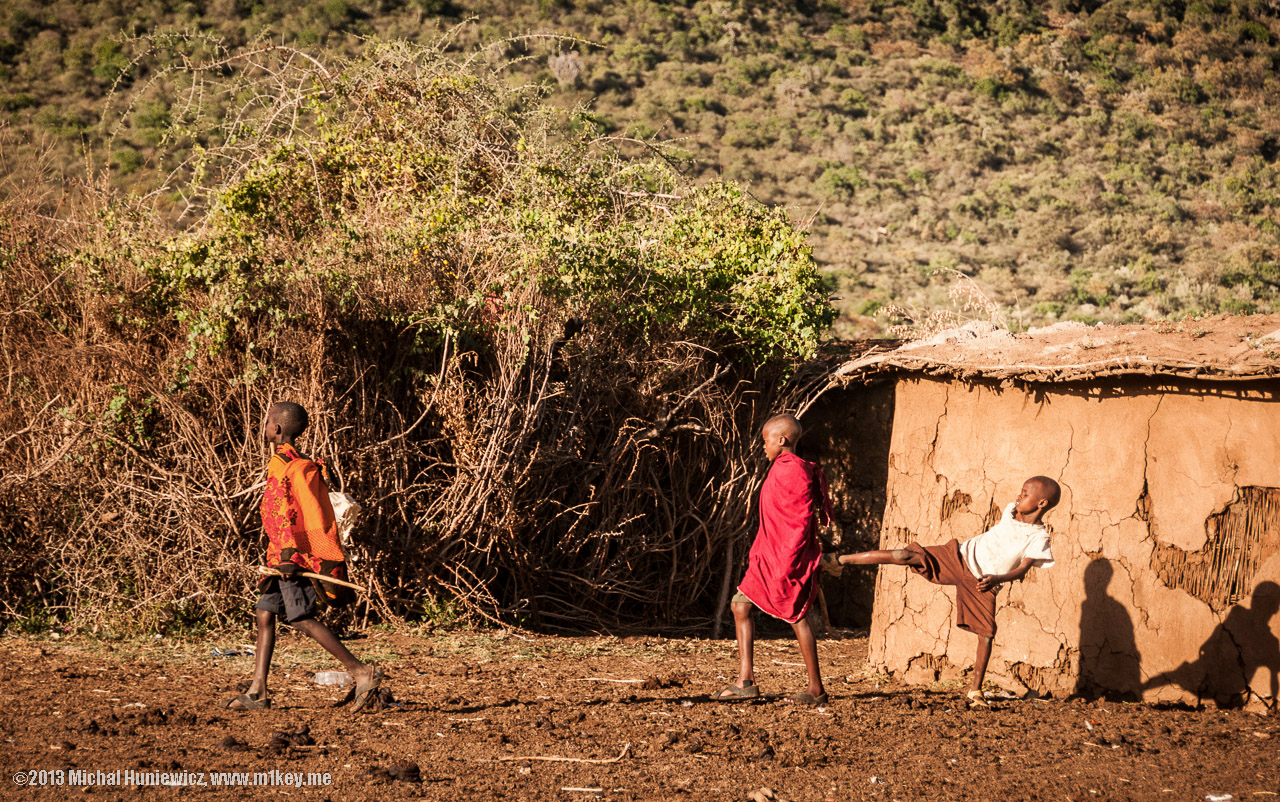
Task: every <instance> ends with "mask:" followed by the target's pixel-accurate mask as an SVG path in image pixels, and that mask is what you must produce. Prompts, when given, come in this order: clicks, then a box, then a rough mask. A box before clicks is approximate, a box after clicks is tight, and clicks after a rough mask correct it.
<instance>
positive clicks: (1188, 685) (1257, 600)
mask: <svg viewBox="0 0 1280 802" xmlns="http://www.w3.org/2000/svg"><path fill="white" fill-rule="evenodd" d="M1277 611H1280V585H1277V584H1276V583H1275V582H1271V581H1270V580H1268V581H1264V582H1259V583H1258V586H1257V587H1255V588H1254V589H1253V596H1252V598H1250V600H1249V606H1248V607H1245V606H1244V605H1242V604H1237V605H1233V606H1232V607H1231V610H1230V611H1229V612H1228V613H1227V617H1226V618H1224V619H1223V620H1222V623H1221V624H1218V626H1216V627H1214V629H1213V632H1212V633H1210V634H1209V637H1208V638H1207V639H1206V640H1205V642H1204V643H1203V644H1202V645H1201V646H1200V655H1199V657H1197V658H1196V659H1195V660H1193V661H1191V662H1186V663H1183V664H1182V665H1180V666H1178V667H1177V668H1174V669H1172V670H1170V671H1166V672H1164V673H1162V674H1157V675H1156V676H1154V677H1152V678H1151V679H1150V680H1148V681H1147V682H1146V684H1145V685H1143V686H1142V688H1143V690H1148V689H1150V688H1160V687H1163V686H1165V685H1177V686H1178V687H1180V688H1182V689H1183V690H1185V691H1187V692H1189V693H1193V694H1195V695H1196V696H1197V697H1198V698H1200V699H1202V700H1203V699H1212V700H1213V701H1214V702H1216V703H1217V704H1218V705H1219V706H1221V707H1242V706H1244V705H1245V704H1246V703H1248V702H1249V697H1250V694H1251V693H1253V694H1255V695H1256V691H1253V690H1251V689H1252V687H1253V685H1252V683H1253V679H1254V676H1255V674H1256V673H1257V672H1258V671H1259V670H1260V669H1265V670H1266V671H1267V673H1268V675H1269V676H1267V680H1268V683H1267V686H1266V688H1267V692H1268V693H1267V698H1266V699H1264V700H1262V701H1263V704H1264V705H1265V706H1267V707H1269V708H1271V709H1273V710H1274V709H1276V708H1277V705H1278V702H1280V639H1277V638H1276V636H1275V633H1273V632H1272V631H1271V619H1272V618H1273V617H1274V616H1275V614H1276V612H1277Z"/></svg>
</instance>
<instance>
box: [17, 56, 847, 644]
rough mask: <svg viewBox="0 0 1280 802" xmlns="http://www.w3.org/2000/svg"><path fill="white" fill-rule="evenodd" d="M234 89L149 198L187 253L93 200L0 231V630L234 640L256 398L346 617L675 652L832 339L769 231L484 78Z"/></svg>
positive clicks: (242, 67) (362, 72)
mask: <svg viewBox="0 0 1280 802" xmlns="http://www.w3.org/2000/svg"><path fill="white" fill-rule="evenodd" d="M234 66H235V70H234V71H233V74H234V75H235V76H238V77H237V78H236V79H222V78H208V79H207V80H208V85H207V86H208V88H209V89H210V90H212V89H213V88H216V87H217V85H218V81H222V80H225V81H234V80H241V81H243V83H241V84H240V85H237V86H233V87H231V90H232V91H230V92H228V93H227V94H235V92H241V96H244V95H246V94H251V93H249V91H248V90H247V89H246V87H250V88H255V87H256V89H255V91H256V94H253V98H252V100H251V101H250V103H249V104H248V105H247V106H246V112H245V113H244V114H242V115H238V116H236V123H235V126H236V128H235V130H234V131H233V132H230V133H227V132H224V133H225V134H226V135H225V140H226V141H227V142H228V144H227V145H226V146H225V147H223V148H211V149H209V150H207V151H203V152H200V153H199V154H198V156H199V164H197V165H195V167H194V168H193V170H192V173H191V174H192V175H194V176H195V181H194V182H193V183H192V185H191V186H188V187H184V188H180V189H181V191H182V192H183V193H185V194H184V197H187V198H188V199H189V200H190V202H191V205H190V208H189V209H188V211H187V213H186V216H185V219H184V221H183V222H184V224H186V228H185V229H182V230H178V229H175V228H173V227H171V226H168V225H167V224H165V223H163V222H161V216H160V215H156V214H152V213H151V212H150V211H149V210H148V208H147V207H146V205H145V204H144V203H142V202H139V201H138V200H137V199H134V198H128V197H122V196H117V195H112V194H111V193H110V192H109V191H106V190H102V191H100V192H96V193H95V192H90V193H87V194H86V200H85V201H84V202H83V203H82V205H81V207H79V208H76V209H74V210H72V209H66V208H64V209H61V210H57V213H56V214H52V215H45V216H37V215H36V214H34V213H33V211H32V207H31V205H30V204H29V203H25V202H19V201H18V200H16V199H14V197H15V196H14V195H13V194H12V193H11V195H10V197H11V200H10V201H9V202H7V203H6V204H5V205H4V207H3V210H2V214H0V236H2V238H0V248H2V249H3V250H2V251H0V255H2V262H0V273H2V274H3V281H2V282H0V296H2V297H3V307H2V308H3V317H2V318H0V338H2V342H3V351H4V355H5V358H6V367H7V369H8V378H7V383H8V390H9V391H8V393H7V394H6V399H7V400H6V403H5V404H4V407H3V410H2V411H0V416H2V417H0V472H2V473H0V505H3V507H4V509H3V513H4V515H3V524H0V536H2V537H3V538H4V552H3V558H2V559H0V582H3V585H4V586H3V587H2V588H0V591H2V592H0V605H3V613H2V614H0V615H2V616H3V619H4V620H5V621H8V622H13V621H20V622H28V623H29V622H31V621H33V620H35V618H34V617H35V616H36V615H37V614H39V615H46V616H48V615H52V616H53V617H54V618H56V619H57V620H59V621H60V622H62V623H61V625H65V626H81V627H90V628H95V629H96V628H104V627H105V628H107V629H109V630H116V631H124V630H134V631H136V630H150V629H155V628H159V629H162V630H165V629H167V630H175V629H189V628H194V627H200V626H206V625H215V626H216V625H223V624H226V623H227V622H229V621H232V620H236V617H237V616H238V614H240V613H241V612H242V611H244V610H245V609H246V608H247V606H248V603H249V601H250V600H251V598H252V593H253V579H254V577H255V574H254V571H253V565H254V563H255V562H257V561H258V560H260V559H261V554H262V545H263V544H262V536H261V533H260V529H259V527H258V524H257V514H256V512H257V504H258V493H259V490H260V488H261V483H260V479H261V477H262V473H263V469H264V464H265V458H266V454H267V452H266V450H265V447H264V446H263V444H262V442H261V437H260V434H259V431H260V426H261V419H262V416H263V413H264V411H265V409H266V407H267V406H268V405H269V404H270V403H271V402H272V401H274V400H282V399H290V400H296V401H298V402H301V403H302V404H304V405H305V406H306V407H307V408H308V409H309V410H311V412H312V426H311V430H310V431H309V432H308V434H307V435H306V436H305V438H304V440H303V442H302V446H303V448H304V450H308V451H312V452H314V453H315V455H316V456H319V457H322V458H324V459H326V460H327V461H328V463H329V466H330V469H331V474H332V477H333V484H334V486H335V488H340V489H343V490H345V491H347V492H349V493H351V494H353V495H354V496H355V497H356V498H357V499H358V500H360V501H361V502H362V503H363V504H364V505H365V507H366V512H365V516H364V518H363V521H362V524H361V526H360V529H359V531H358V533H357V536H356V540H357V545H356V546H355V547H354V548H353V556H354V557H355V558H356V560H357V561H356V563H355V565H356V578H357V579H358V580H360V581H361V582H364V583H367V584H368V585H369V586H370V589H371V593H370V597H369V601H368V605H366V606H365V607H362V608H360V609H359V610H358V611H357V612H358V613H361V612H362V613H363V614H364V615H365V616H366V618H367V617H368V616H369V615H373V616H375V617H380V618H382V619H385V620H398V619H404V618H424V617H431V616H432V615H434V614H436V612H438V611H440V610H446V609H448V610H456V611H460V612H461V613H463V614H466V615H468V616H470V617H472V618H473V619H480V618H488V619H492V620H502V621H504V622H527V623H532V624H538V625H543V626H582V625H588V624H593V625H594V624H597V623H599V622H644V623H648V624H656V623H664V624H693V623H696V622H697V621H699V620H705V616H706V614H707V613H708V612H710V610H711V608H712V603H713V602H714V601H715V600H716V597H717V594H718V593H719V592H720V591H721V590H722V588H723V587H724V585H723V582H724V578H725V577H726V576H727V575H728V574H727V573H726V572H732V571H733V570H736V569H734V565H735V563H736V562H739V561H740V560H741V559H742V557H743V556H744V549H742V548H741V547H737V548H735V546H736V545H737V544H741V543H743V538H744V537H746V535H747V534H748V530H747V519H748V515H749V498H750V495H751V491H752V489H753V488H754V487H755V486H756V484H757V483H758V482H759V480H760V478H761V474H760V471H759V469H758V468H759V466H758V464H757V452H758V448H756V445H755V438H756V432H757V430H758V426H759V424H760V423H761V422H762V421H763V419H764V417H765V416H766V415H767V414H768V413H769V412H771V411H773V410H774V409H776V408H782V407H788V406H789V407H795V406H796V405H797V403H798V402H799V400H800V397H801V394H803V392H804V391H805V387H806V385H805V382H804V380H803V371H801V373H800V374H796V372H795V366H796V365H797V364H799V363H800V362H802V361H803V360H804V359H805V358H807V357H809V356H811V355H812V354H813V352H814V350H815V348H816V344H817V340H818V337H819V335H820V333H821V332H823V331H824V330H825V329H826V327H827V326H828V325H829V324H830V322H831V320H832V316H833V313H832V310H831V307H830V305H829V303H828V302H827V300H826V298H825V294H824V291H823V286H822V284H821V281H820V279H819V277H818V274H817V272H816V269H815V266H814V263H813V260H812V258H811V256H810V253H809V249H808V245H807V243H806V240H805V236H804V234H803V232H801V231H799V230H797V229H796V228H795V227H794V226H793V225H792V224H791V223H790V222H789V221H788V219H787V218H786V216H785V215H784V214H783V213H781V212H778V211H773V210H769V209H766V208H765V207H763V206H761V205H760V204H758V203H757V202H755V201H754V200H751V199H750V198H748V197H747V196H745V195H744V193H742V192H741V191H740V190H739V189H737V188H736V187H734V186H732V185H726V184H710V185H706V186H702V187H697V188H695V187H693V186H690V185H688V184H686V183H685V182H683V181H682V180H681V179H680V178H679V176H678V175H677V174H676V173H674V172H673V171H672V170H671V169H670V168H669V167H668V166H667V164H666V163H665V162H664V160H663V159H661V158H659V157H655V158H653V159H651V160H643V161H636V160H634V159H630V160H627V159H623V158H621V157H620V156H619V155H618V154H617V152H616V147H615V145H614V143H612V142H609V141H605V140H599V139H594V138H592V137H591V136H590V135H589V134H587V133H585V132H586V131H590V130H591V128H590V126H584V125H581V124H579V122H580V119H581V118H580V116H579V115H577V114H574V113H566V112H562V111H558V110H556V109H554V108H552V107H550V106H548V105H546V104H544V103H543V101H542V99H541V96H540V95H539V94H538V93H537V92H535V91H533V90H529V89H510V88H508V87H507V85H506V84H505V83H504V82H503V81H502V80H501V79H500V78H499V77H497V76H496V75H495V74H494V72H493V70H495V69H500V68H501V65H497V66H495V65H492V64H478V63H475V62H474V61H473V62H461V61H458V60H455V59H451V58H449V57H447V56H445V55H443V54H442V52H441V51H440V50H438V49H434V48H411V47H409V46H404V45H397V46H380V47H378V48H371V49H370V51H369V52H368V53H367V54H366V56H364V57H362V58H360V59H358V60H355V61H353V62H350V63H348V64H345V65H343V67H342V68H341V69H340V70H330V69H328V68H326V67H323V66H321V65H319V64H317V63H314V62H312V61H310V60H307V59H302V58H297V57H296V54H292V53H289V52H287V51H285V50H283V49H281V50H269V51H261V52H258V53H256V54H254V55H253V56H252V58H245V59H244V60H242V61H241V62H240V63H237V64H235V65H234ZM192 69H193V73H195V72H199V69H198V68H192ZM202 80H204V79H202ZM272 81H275V82H278V88H279V92H278V93H276V94H272V92H270V91H268V90H269V89H270V83H271V82H272ZM255 82H256V83H255ZM264 87H266V89H264ZM224 89H225V87H224ZM212 94H213V92H212V91H210V95H212ZM272 97H274V98H276V99H275V100H274V101H270V100H269V99H270V98H272ZM178 189H179V188H176V187H175V188H172V189H171V191H173V192H176V191H178ZM51 220H61V222H50V221H51ZM797 376H799V378H798V377H797ZM33 576H34V577H37V578H38V579H37V582H36V584H34V585H32V584H31V582H30V578H31V577H33Z"/></svg>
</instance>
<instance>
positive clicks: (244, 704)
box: [222, 693, 271, 710]
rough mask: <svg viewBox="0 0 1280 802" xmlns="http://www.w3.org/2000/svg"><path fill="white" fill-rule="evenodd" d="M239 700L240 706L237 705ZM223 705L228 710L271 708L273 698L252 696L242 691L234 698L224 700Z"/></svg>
mask: <svg viewBox="0 0 1280 802" xmlns="http://www.w3.org/2000/svg"><path fill="white" fill-rule="evenodd" d="M237 702H239V703H240V706H239V707H236V706H235V704H236V703H237ZM222 706H223V707H224V708H226V709H227V710H270V709H271V700H270V699H268V698H267V697H265V696H261V697H259V696H250V695H249V694H247V693H242V694H240V695H239V696H237V697H236V698H234V699H228V700H227V701H225V702H223V703H222Z"/></svg>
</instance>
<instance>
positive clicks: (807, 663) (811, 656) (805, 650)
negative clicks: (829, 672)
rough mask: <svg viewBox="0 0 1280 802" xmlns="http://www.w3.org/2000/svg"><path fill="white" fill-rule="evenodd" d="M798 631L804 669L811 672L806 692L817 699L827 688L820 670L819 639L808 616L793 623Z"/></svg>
mask: <svg viewBox="0 0 1280 802" xmlns="http://www.w3.org/2000/svg"><path fill="white" fill-rule="evenodd" d="M791 629H792V630H793V631H794V632H795V633H796V641H797V642H799V644H800V656H801V657H803V658H804V670H805V671H806V672H808V674H809V687H808V688H806V689H805V692H806V693H808V694H809V695H810V696H812V697H813V698H814V699H817V698H818V697H819V696H821V695H822V694H824V693H826V690H825V689H824V688H823V687H822V672H820V671H819V670H818V639H817V638H816V637H814V635H813V627H811V626H809V619H808V618H801V619H800V620H799V621H797V622H795V623H794V624H792V625H791Z"/></svg>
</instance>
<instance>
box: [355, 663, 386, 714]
mask: <svg viewBox="0 0 1280 802" xmlns="http://www.w3.org/2000/svg"><path fill="white" fill-rule="evenodd" d="M385 676H386V672H384V671H383V670H382V669H381V668H379V667H377V666H374V669H373V676H371V677H369V681H368V682H367V683H366V684H364V685H361V684H360V683H358V682H357V683H356V687H355V689H354V690H353V691H352V693H354V694H355V695H354V696H353V697H352V701H353V702H354V704H352V706H351V712H352V713H359V712H360V711H361V710H362V709H363V708H364V706H365V705H366V704H368V703H369V700H370V699H371V698H372V697H373V692H374V691H376V690H378V686H379V685H381V684H382V680H383V678H384V677H385Z"/></svg>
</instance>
